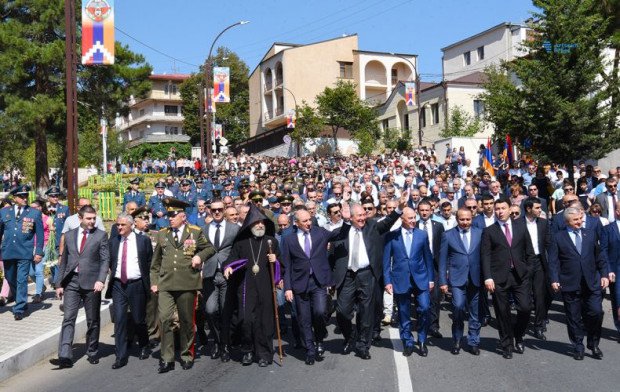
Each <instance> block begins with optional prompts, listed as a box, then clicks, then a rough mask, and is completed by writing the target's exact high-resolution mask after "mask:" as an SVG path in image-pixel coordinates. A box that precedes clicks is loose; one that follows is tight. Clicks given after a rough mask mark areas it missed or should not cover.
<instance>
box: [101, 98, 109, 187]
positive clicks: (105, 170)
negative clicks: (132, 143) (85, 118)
mask: <svg viewBox="0 0 620 392" xmlns="http://www.w3.org/2000/svg"><path fill="white" fill-rule="evenodd" d="M101 137H102V138H103V143H102V147H103V175H104V176H105V175H106V174H108V121H107V120H106V119H105V116H104V114H103V106H102V107H101Z"/></svg>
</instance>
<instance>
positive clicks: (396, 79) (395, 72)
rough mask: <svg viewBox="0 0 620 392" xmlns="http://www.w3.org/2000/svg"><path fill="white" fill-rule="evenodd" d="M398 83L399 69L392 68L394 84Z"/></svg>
mask: <svg viewBox="0 0 620 392" xmlns="http://www.w3.org/2000/svg"><path fill="white" fill-rule="evenodd" d="M396 83H398V70H397V69H396V68H392V86H394V85H396Z"/></svg>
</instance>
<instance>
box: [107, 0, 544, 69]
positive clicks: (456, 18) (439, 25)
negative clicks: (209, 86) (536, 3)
mask: <svg viewBox="0 0 620 392" xmlns="http://www.w3.org/2000/svg"><path fill="white" fill-rule="evenodd" d="M115 3H116V26H117V28H119V29H120V30H122V31H123V32H125V33H127V34H128V35H130V36H131V37H133V38H135V39H137V40H139V41H141V42H143V43H145V44H147V45H148V46H151V47H152V48H155V49H157V50H158V51H161V52H163V53H165V54H166V55H169V56H171V57H174V58H176V59H179V60H181V61H183V62H179V61H175V60H172V59H170V58H168V57H166V56H164V55H162V54H160V53H158V52H157V51H155V50H152V49H150V48H148V47H146V46H144V45H142V44H140V43H138V42H136V41H135V40H134V39H132V38H130V37H128V36H127V35H125V34H122V33H121V32H119V31H117V32H116V39H117V40H118V41H120V42H122V43H124V44H128V45H129V46H130V48H131V49H132V50H134V51H136V52H139V53H142V54H143V55H144V56H145V57H146V59H147V61H148V62H149V63H150V64H151V65H152V66H153V68H154V71H155V72H156V73H164V72H165V73H171V72H174V71H176V72H182V73H191V72H195V71H196V70H197V69H198V68H197V65H198V64H201V63H203V62H204V60H205V58H206V56H207V54H208V51H209V46H210V45H211V42H212V41H213V39H214V38H215V36H216V35H217V34H218V33H219V32H220V31H221V30H222V29H223V28H225V27H226V26H228V25H230V24H232V23H234V22H236V21H239V20H249V21H250V22H251V23H249V24H247V25H244V26H238V27H235V28H234V29H231V30H229V31H228V32H226V33H225V34H224V35H223V36H222V37H221V38H220V39H219V40H218V43H217V45H216V46H220V45H221V46H227V47H229V48H230V49H231V50H233V51H235V52H237V54H239V56H240V57H241V58H242V59H243V60H244V61H245V62H246V63H247V64H248V67H249V68H250V70H252V69H254V68H255V67H256V65H257V64H258V62H259V61H260V59H261V57H262V56H263V55H264V53H265V52H266V51H267V49H268V48H269V47H270V46H271V44H272V43H273V42H290V43H299V44H306V43H311V42H316V41H321V40H325V39H330V38H334V37H338V36H341V35H342V34H353V33H357V34H358V36H359V45H360V48H359V49H360V50H374V51H383V52H399V53H412V54H417V55H418V56H419V64H420V70H419V72H420V73H421V74H422V75H423V77H422V79H423V80H440V79H441V77H440V74H441V48H442V47H444V46H447V45H449V44H451V43H454V42H456V41H459V40H461V39H463V38H466V37H468V36H471V35H473V34H476V33H478V32H480V31H483V30H485V29H487V28H489V27H492V26H495V25H497V24H499V23H502V22H515V23H518V22H523V21H524V20H525V19H527V18H528V17H530V16H531V14H530V12H531V11H532V10H534V7H533V5H532V3H531V1H530V0H425V1H421V0H416V1H412V0H306V1H299V0H246V1H240V0H225V1H218V2H215V1H210V0H176V1H171V0H149V1H146V0H131V1H123V0H116V1H115ZM184 62H185V63H184ZM186 63H189V64H186Z"/></svg>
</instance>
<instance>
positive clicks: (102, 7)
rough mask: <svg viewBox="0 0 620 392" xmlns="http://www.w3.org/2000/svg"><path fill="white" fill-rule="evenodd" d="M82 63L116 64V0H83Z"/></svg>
mask: <svg viewBox="0 0 620 392" xmlns="http://www.w3.org/2000/svg"><path fill="white" fill-rule="evenodd" d="M82 64H83V65H109V64H114V0H82Z"/></svg>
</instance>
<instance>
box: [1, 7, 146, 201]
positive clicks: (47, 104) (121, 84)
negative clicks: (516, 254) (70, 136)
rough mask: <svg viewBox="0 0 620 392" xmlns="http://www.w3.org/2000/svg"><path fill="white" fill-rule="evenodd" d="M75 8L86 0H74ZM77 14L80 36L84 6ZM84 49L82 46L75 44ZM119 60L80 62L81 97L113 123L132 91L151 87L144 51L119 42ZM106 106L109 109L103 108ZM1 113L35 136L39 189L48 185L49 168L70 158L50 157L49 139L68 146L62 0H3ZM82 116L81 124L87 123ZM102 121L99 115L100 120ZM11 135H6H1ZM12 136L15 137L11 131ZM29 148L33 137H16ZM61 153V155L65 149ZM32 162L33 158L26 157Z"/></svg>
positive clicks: (12, 128) (13, 126)
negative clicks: (104, 63)
mask: <svg viewBox="0 0 620 392" xmlns="http://www.w3.org/2000/svg"><path fill="white" fill-rule="evenodd" d="M75 3H76V9H78V10H79V9H80V5H81V1H79V0H75ZM77 14H78V15H76V21H75V22H76V23H77V27H78V31H77V33H78V34H77V35H78V37H77V41H78V43H79V42H80V39H81V38H80V34H81V31H80V25H81V24H80V22H79V12H78V13H77ZM76 50H77V53H80V52H81V51H80V48H79V47H78V48H76ZM116 51H117V64H116V65H114V66H110V67H109V66H106V67H93V68H83V67H81V66H79V68H78V100H79V101H80V102H83V103H85V104H87V105H90V106H89V107H91V108H92V110H93V112H96V113H97V115H96V118H99V117H100V116H101V115H105V116H106V117H107V118H108V120H109V122H110V123H113V119H114V116H115V115H116V113H117V112H118V113H122V112H123V111H124V110H126V109H125V102H127V100H128V98H129V96H130V95H131V94H134V95H135V96H136V97H140V95H142V94H144V93H145V91H146V90H148V86H149V85H148V81H147V78H148V75H149V73H150V71H151V68H150V67H149V66H148V65H147V64H145V63H144V58H143V57H142V56H139V55H136V54H134V53H132V52H131V51H130V50H129V49H128V48H127V47H122V46H121V45H119V44H116ZM102 106H103V107H105V110H104V112H102V111H101V110H100V109H99V108H101V107H102ZM0 117H6V118H10V119H11V121H6V120H5V121H4V122H7V123H9V124H10V127H9V128H2V129H0V134H1V133H4V132H16V131H17V132H20V133H22V134H23V135H25V136H26V139H27V140H34V145H35V147H34V167H35V176H34V182H35V184H36V186H37V188H39V189H43V188H46V187H47V186H49V176H48V168H49V166H50V164H51V165H52V166H58V165H64V164H66V159H63V158H61V161H60V162H48V146H47V144H48V143H55V144H57V145H59V146H60V147H61V148H62V149H64V148H65V146H66V140H65V139H66V132H65V130H66V107H65V22H64V1H63V0H14V1H1V2H0ZM83 120H87V121H90V119H80V120H79V123H78V129H80V128H81V126H83V125H85V123H84V121H83ZM97 123H98V121H97ZM0 138H2V139H6V138H7V137H5V136H0ZM8 138H9V139H10V137H8ZM13 142H14V143H15V144H14V147H15V148H16V149H17V151H19V150H24V149H26V148H27V147H28V145H29V143H28V142H26V143H23V142H21V143H20V142H19V141H18V139H13ZM61 156H62V155H61ZM25 164H28V162H25Z"/></svg>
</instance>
